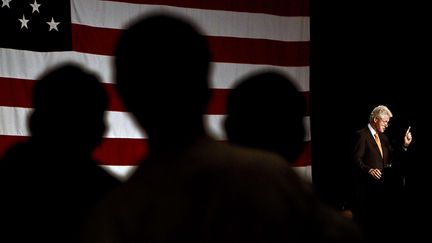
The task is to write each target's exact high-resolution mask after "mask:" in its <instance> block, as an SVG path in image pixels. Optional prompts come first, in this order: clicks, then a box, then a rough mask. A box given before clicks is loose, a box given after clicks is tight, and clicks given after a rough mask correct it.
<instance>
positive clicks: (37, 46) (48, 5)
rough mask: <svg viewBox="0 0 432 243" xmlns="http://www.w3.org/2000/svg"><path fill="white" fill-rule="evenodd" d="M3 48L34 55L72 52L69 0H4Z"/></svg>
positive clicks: (0, 20) (1, 9)
mask: <svg viewBox="0 0 432 243" xmlns="http://www.w3.org/2000/svg"><path fill="white" fill-rule="evenodd" d="M0 5H1V6H0V29H1V30H2V37H1V38H0V47H3V48H14V49H23V50H32V51H68V50H71V47H72V41H71V17H70V3H69V1H68V0H66V1H65V0H1V2H0Z"/></svg>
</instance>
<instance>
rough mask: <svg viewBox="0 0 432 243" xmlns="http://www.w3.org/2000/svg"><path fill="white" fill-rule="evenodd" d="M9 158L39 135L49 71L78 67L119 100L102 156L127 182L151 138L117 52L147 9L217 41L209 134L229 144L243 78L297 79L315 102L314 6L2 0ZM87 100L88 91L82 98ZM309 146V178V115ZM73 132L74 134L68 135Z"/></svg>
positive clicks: (0, 58) (304, 164)
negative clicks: (234, 100)
mask: <svg viewBox="0 0 432 243" xmlns="http://www.w3.org/2000/svg"><path fill="white" fill-rule="evenodd" d="M0 4H1V7H0V27H1V29H0V31H1V37H0V156H2V155H3V154H4V152H5V150H6V149H7V148H8V147H10V145H12V144H14V143H16V142H17V141H21V140H25V139H26V138H27V137H28V136H29V135H30V134H29V130H28V128H27V116H28V114H29V112H31V109H32V104H31V89H32V86H33V84H34V81H35V80H36V79H38V77H40V75H41V74H42V73H43V72H44V71H45V70H46V69H47V68H51V67H53V66H55V65H58V64H61V63H63V62H65V61H72V62H75V63H78V64H80V65H82V66H83V67H85V68H87V69H88V70H91V71H94V72H96V73H97V74H98V75H99V77H100V78H101V81H102V82H103V83H104V85H105V87H106V89H107V91H108V93H109V94H110V98H111V101H110V105H109V110H108V112H107V117H106V119H107V121H108V124H109V129H108V131H107V132H106V134H105V136H104V141H103V143H102V145H101V146H100V147H99V148H98V149H97V151H96V152H95V157H96V158H97V159H98V160H99V161H100V162H101V166H103V167H104V168H106V169H108V170H110V171H112V172H113V173H114V174H116V175H118V176H120V177H126V176H127V175H128V174H129V173H130V172H131V171H133V168H135V167H136V165H137V163H139V161H140V158H142V157H143V156H145V155H146V154H147V151H146V135H145V132H142V131H141V130H140V129H139V128H138V126H137V125H136V124H134V122H133V120H132V119H131V118H130V114H129V113H128V112H126V111H125V109H124V107H123V106H122V104H121V102H120V100H119V98H118V95H117V94H116V93H115V90H114V87H113V83H114V80H113V57H112V54H113V49H114V46H115V43H116V40H117V38H118V36H119V34H120V33H121V31H122V28H124V27H125V26H127V24H128V23H129V22H130V21H133V20H134V19H135V18H137V17H139V16H141V15H142V14H145V13H148V12H154V11H158V10H163V11H169V12H172V13H174V14H180V15H182V16H185V17H187V18H189V19H190V20H191V21H193V22H195V23H196V24H197V25H198V26H199V27H200V28H201V29H202V30H203V31H204V34H205V35H206V36H207V37H208V40H209V43H210V47H211V49H212V53H213V60H214V61H213V63H212V66H213V67H212V68H213V71H212V75H211V89H212V93H213V99H212V101H211V103H210V105H209V108H208V111H207V114H205V117H206V121H207V125H208V129H209V132H210V133H211V134H212V135H213V136H215V137H216V138H217V139H219V140H225V139H226V138H225V134H224V131H223V127H222V122H223V120H224V114H225V99H226V96H227V94H228V92H229V90H230V88H231V87H233V85H235V82H236V81H237V80H239V79H240V78H242V77H243V76H244V75H246V74H248V73H250V72H252V71H255V70H261V69H267V68H271V69H275V70H278V71H281V72H283V73H286V74H287V75H290V76H291V77H292V78H294V80H295V81H296V85H297V87H298V88H299V90H300V91H302V92H303V93H304V95H305V97H306V99H307V100H308V97H309V44H310V43H309V41H310V16H309V0H215V1H200V0H177V1H174V0H113V1H103V0H70V1H69V0H68V1H66V0H1V2H0ZM77 99H79V94H77ZM304 121H305V124H306V126H307V135H306V137H305V143H306V149H305V151H304V153H303V155H302V156H301V157H300V158H299V160H298V161H296V163H295V167H296V169H297V170H298V171H299V173H300V174H303V175H305V176H306V178H310V176H311V159H310V132H309V131H310V126H309V124H310V122H309V121H310V116H309V112H307V114H305V119H304ZM65 136H66V135H65Z"/></svg>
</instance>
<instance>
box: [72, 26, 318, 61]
mask: <svg viewBox="0 0 432 243" xmlns="http://www.w3.org/2000/svg"><path fill="white" fill-rule="evenodd" d="M121 31H122V30H118V29H109V28H98V27H92V26H85V25H80V24H73V25H72V46H73V50H74V51H78V52H83V53H91V54H99V55H108V56H112V55H113V52H114V46H115V44H116V43H117V40H118V37H119V35H120V33H121ZM207 38H208V40H209V43H210V48H211V50H212V53H213V61H214V62H226V63H248V64H267V65H277V66H292V67H302V66H308V65H309V41H289V42H288V41H275V40H264V39H250V38H235V37H215V36H208V37H207Z"/></svg>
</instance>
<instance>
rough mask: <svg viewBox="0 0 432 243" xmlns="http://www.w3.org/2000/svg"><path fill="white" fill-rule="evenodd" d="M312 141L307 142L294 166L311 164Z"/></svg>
mask: <svg viewBox="0 0 432 243" xmlns="http://www.w3.org/2000/svg"><path fill="white" fill-rule="evenodd" d="M311 161H312V160H311V143H310V141H307V142H305V147H304V150H303V152H302V153H301V154H300V156H299V158H298V159H297V160H296V161H295V162H294V163H293V166H294V167H301V166H308V165H311Z"/></svg>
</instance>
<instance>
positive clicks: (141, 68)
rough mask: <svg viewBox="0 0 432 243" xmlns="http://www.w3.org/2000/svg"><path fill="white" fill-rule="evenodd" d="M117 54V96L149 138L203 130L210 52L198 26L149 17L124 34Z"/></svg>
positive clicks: (159, 16)
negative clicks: (118, 95)
mask: <svg viewBox="0 0 432 243" xmlns="http://www.w3.org/2000/svg"><path fill="white" fill-rule="evenodd" d="M115 56H116V59H115V64H116V81H117V88H118V91H119V94H120V96H121V97H122V99H123V101H124V103H125V105H126V107H127V109H128V110H129V111H131V112H132V113H133V114H134V115H135V117H136V118H137V120H138V122H139V123H140V124H141V125H142V126H143V128H144V129H145V130H146V132H147V134H148V135H149V138H150V139H155V138H156V139H158V138H161V137H167V136H168V137H169V136H171V137H172V136H174V134H173V133H184V134H188V133H191V134H192V133H193V132H194V130H198V129H199V130H201V128H200V127H201V126H202V125H201V124H202V115H203V113H204V112H205V111H206V108H207V102H208V99H209V89H208V88H209V87H208V72H209V63H210V51H209V47H208V44H207V40H206V38H205V37H204V36H203V35H201V34H200V32H199V31H198V30H197V29H196V27H194V26H193V25H192V24H190V23H189V22H187V21H185V20H183V19H181V18H177V17H173V16H168V15H162V14H157V15H151V16H146V17H144V18H142V19H140V20H138V21H137V22H135V23H134V24H132V25H131V26H130V27H129V28H127V29H126V30H125V31H124V32H123V34H122V36H121V37H120V40H119V42H118V45H117V49H116V51H115Z"/></svg>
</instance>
